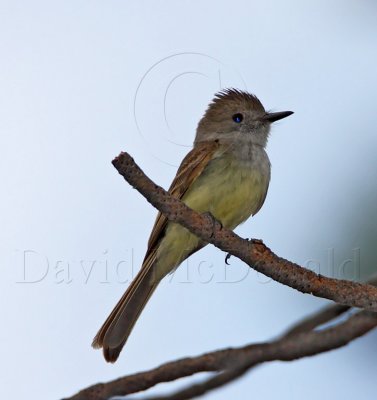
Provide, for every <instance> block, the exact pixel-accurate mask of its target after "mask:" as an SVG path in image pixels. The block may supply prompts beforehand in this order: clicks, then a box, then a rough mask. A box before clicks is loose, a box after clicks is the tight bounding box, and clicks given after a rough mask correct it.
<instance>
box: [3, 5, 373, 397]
mask: <svg viewBox="0 0 377 400" xmlns="http://www.w3.org/2000/svg"><path fill="white" fill-rule="evenodd" d="M376 20H377V5H376V2H375V1H372V0H369V1H367V0H360V1H350V0H342V1H341V0H334V1H331V2H329V1H324V0H315V1H306V2H303V1H299V0H287V1H284V2H282V1H272V0H266V1H263V2H262V1H250V0H249V1H240V0H234V1H232V2H226V1H200V2H195V3H194V2H189V1H180V2H177V1H171V0H170V1H164V2H163V1H137V2H136V1H134V2H127V1H125V0H123V1H95V0H92V1H88V0H74V1H73V0H66V1H47V0H46V1H40V0H35V1H17V0H12V1H10V0H9V1H4V0H0V51H1V62H0V88H1V89H0V132H1V135H0V149H1V151H2V156H1V158H0V165H1V168H0V173H1V176H0V179H1V185H2V196H1V199H0V202H1V208H0V209H1V217H0V218H1V219H0V221H1V233H0V235H1V240H0V250H1V251H0V255H1V271H2V277H1V280H0V293H1V302H0V304H1V305H0V311H1V316H2V329H1V332H0V341H1V343H2V346H1V349H0V355H1V357H0V359H1V361H0V380H1V385H0V387H1V397H2V398H12V399H15V398H17V399H25V398H32V399H34V398H35V399H39V400H47V399H49V400H50V399H59V398H62V397H65V396H69V395H71V394H73V393H75V392H76V391H77V390H79V389H82V388H83V387H86V386H87V385H90V384H93V383H97V382H98V381H107V380H110V379H113V378H116V377H118V376H121V375H124V374H128V373H134V372H137V371H140V370H144V369H149V368H152V367H155V366H157V365H159V364H161V363H163V362H165V361H170V360H172V359H176V358H180V357H184V356H191V355H196V354H201V353H203V352H207V351H210V350H214V349H218V348H222V347H228V346H240V345H243V344H246V343H250V342H255V341H264V340H268V339H271V338H273V337H275V336H276V335H278V334H280V333H281V332H283V331H284V330H285V329H286V328H287V327H288V326H289V325H290V324H291V323H293V322H295V321H297V320H299V319H300V318H302V317H304V316H306V315H308V314H310V313H311V312H313V311H314V310H317V309H320V308H321V306H323V305H324V304H326V301H324V300H320V299H316V298H312V297H310V296H308V295H302V294H300V293H298V292H296V291H293V290H292V289H289V288H286V287H283V286H281V285H280V284H276V283H273V282H270V281H269V280H268V279H267V278H265V277H264V276H261V275H258V274H256V273H255V272H253V271H251V270H249V269H248V268H247V267H245V265H244V264H243V263H242V262H240V261H238V260H236V259H235V258H234V257H233V258H232V259H231V266H229V267H227V268H226V269H225V267H224V257H225V254H223V253H222V252H220V251H219V250H217V249H215V248H214V247H212V246H208V247H207V248H206V249H204V250H203V251H201V252H200V253H198V254H196V255H195V256H193V257H191V258H190V260H189V262H188V266H187V264H186V265H185V266H183V267H181V268H180V269H179V271H178V272H177V274H176V275H175V276H174V277H173V279H172V280H170V281H169V279H167V280H165V281H164V282H163V284H162V285H161V286H160V287H159V289H158V290H157V292H156V294H155V295H154V296H153V298H152V300H151V301H150V303H149V304H148V306H147V308H146V309H145V312H144V313H143V314H142V317H141V318H140V320H139V322H138V324H137V326H136V327H135V329H134V331H133V334H132V336H131V337H130V339H129V341H128V343H127V345H126V347H125V349H124V350H123V352H122V353H121V356H120V359H119V361H118V362H117V363H116V364H115V365H109V364H106V363H105V362H104V360H103V358H102V355H101V353H100V352H99V351H94V350H93V349H92V348H91V347H90V344H91V341H92V338H93V336H94V334H95V333H96V331H97V330H98V328H99V327H100V325H101V324H102V322H103V321H104V319H105V317H106V316H107V314H108V313H109V312H110V310H111V309H112V307H113V306H114V305H115V303H116V301H117V300H118V298H119V297H120V296H121V294H122V293H123V291H124V290H125V288H126V285H127V283H125V282H126V281H127V279H129V277H130V276H131V270H132V268H134V270H135V271H136V270H137V269H138V268H139V266H140V262H141V260H142V258H143V255H144V252H145V248H146V242H147V238H148V235H149V231H150V228H151V225H152V223H153V220H154V217H155V214H156V211H155V210H154V209H153V208H152V207H151V206H150V205H149V204H148V203H147V202H146V201H145V200H144V198H142V197H141V196H140V195H139V194H138V193H137V192H136V191H135V190H133V189H131V188H130V187H129V186H128V185H127V184H126V183H125V182H124V181H123V180H122V178H121V177H120V176H119V175H118V173H117V172H116V171H115V170H114V168H113V167H112V165H111V160H112V159H113V157H114V156H115V155H117V154H118V153H119V152H120V151H121V150H127V151H128V152H130V153H131V154H132V155H133V157H134V158H135V160H136V161H137V162H138V163H139V165H140V166H141V167H142V168H143V169H144V171H145V172H146V173H147V174H148V175H149V176H150V177H151V178H153V179H154V180H155V181H156V182H157V183H159V184H161V185H162V186H164V187H168V186H169V183H170V181H171V179H172V177H173V176H174V174H175V171H176V166H177V165H178V164H179V162H180V160H181V159H182V158H183V156H184V155H185V153H187V151H188V150H189V146H190V145H191V143H192V141H193V138H194V134H195V128H196V124H197V122H198V120H199V119H200V117H201V116H202V114H203V112H204V110H205V108H206V105H207V104H208V102H209V101H210V100H211V98H212V97H213V95H214V93H215V92H216V91H218V90H219V89H220V88H221V87H229V86H233V87H237V88H240V89H245V88H246V89H248V90H249V91H251V92H252V93H255V94H256V95H257V96H258V97H259V98H260V100H261V101H262V102H263V104H264V105H265V107H266V108H268V109H273V110H293V111H294V112H295V114H294V115H293V116H292V117H289V118H287V119H285V120H283V121H281V122H279V123H277V124H275V126H274V127H273V130H272V135H271V138H270V141H269V145H268V153H269V156H270V159H271V162H272V181H271V185H270V190H269V193H268V196H267V200H266V203H265V205H264V207H263V208H262V210H261V211H260V213H259V214H258V215H257V216H256V217H255V218H254V219H252V220H249V221H248V222H246V223H245V224H244V225H242V226H241V227H240V228H239V229H237V232H238V233H239V234H240V235H241V236H243V237H255V238H261V239H263V240H264V241H265V242H266V244H268V245H269V246H270V247H271V248H272V249H273V250H274V251H275V252H277V253H278V254H279V255H280V256H282V257H285V258H287V259H290V260H293V261H296V262H298V263H300V264H301V265H306V266H309V267H310V268H312V269H314V270H316V271H317V272H319V271H320V272H321V273H322V274H325V275H331V276H335V277H343V278H344V277H346V278H349V279H359V278H366V277H367V276H368V275H369V274H371V273H373V272H375V271H376V269H377V267H376V264H375V262H376V261H375V260H376V254H375V251H374V246H375V243H376V238H377V229H376V225H377V218H376V214H377V213H376V211H377V209H376V208H377V206H376V204H377V194H376V193H377V190H376V181H377V168H376V148H377V130H376V126H377V113H376V104H377V73H376V60H377V24H376ZM160 61H161V62H160ZM106 265H107V267H106ZM117 266H118V267H117ZM106 270H107V276H106ZM89 271H91V273H90V274H89ZM225 271H226V275H224V274H225ZM376 341H377V333H376V332H374V333H371V334H369V335H367V336H365V337H364V338H362V339H360V340H358V341H355V342H354V343H352V344H351V345H350V346H348V347H347V348H344V349H342V350H338V351H334V352H331V353H328V354H325V355H320V356H317V357H313V358H308V359H304V360H301V361H298V362H292V363H278V362H276V363H270V364H266V365H263V366H262V367H260V368H258V369H256V370H255V371H253V372H251V373H249V374H247V375H246V376H245V377H243V378H242V379H241V380H239V381H237V382H235V383H234V384H232V385H229V386H227V387H226V388H224V389H221V390H220V391H216V392H213V393H211V394H209V395H207V396H205V397H204V398H206V399H220V400H225V399H229V398H230V397H231V398H234V399H241V398H251V397H253V398H260V397H261V396H263V398H265V399H276V398H279V399H282V400H284V399H292V400H296V399H297V400H298V399H302V398H305V399H306V400H317V399H318V393H321V397H322V398H342V399H343V400H348V399H353V398H354V397H355V394H356V393H357V394H358V398H362V399H371V398H375V393H376V373H377V366H376V347H377V346H376ZM198 379H199V378H198ZM182 383H185V382H178V383H176V384H173V385H170V386H166V385H161V386H158V387H157V388H155V389H153V393H164V392H166V391H170V390H171V389H172V388H173V387H174V388H177V387H181V385H182ZM360 391H361V392H360ZM151 393H152V392H151ZM360 393H361V394H360ZM360 396H361V397H360Z"/></svg>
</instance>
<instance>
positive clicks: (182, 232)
mask: <svg viewBox="0 0 377 400" xmlns="http://www.w3.org/2000/svg"><path fill="white" fill-rule="evenodd" d="M268 183H269V176H263V175H262V174H261V173H260V172H259V171H258V170H256V169H253V168H252V167H251V165H250V164H249V163H245V162H240V161H238V160H236V159H233V158H232V157H225V156H223V157H220V158H217V159H215V160H212V161H211V162H210V163H209V164H208V166H207V167H206V168H205V169H204V171H203V173H202V174H201V175H200V176H199V177H198V178H197V179H196V180H195V181H194V183H193V184H192V186H191V188H190V189H189V190H188V191H187V192H186V193H185V195H184V197H183V198H182V200H183V201H184V202H185V203H186V204H187V205H188V206H189V207H191V208H192V209H194V210H196V211H198V212H201V213H202V212H206V211H209V212H211V214H212V215H213V216H214V217H215V218H216V219H218V220H219V221H220V222H221V223H222V225H223V226H224V227H226V228H229V229H234V228H235V227H236V226H237V225H239V224H240V223H242V222H244V221H245V220H246V219H247V218H249V217H250V215H254V214H255V213H256V212H257V211H258V210H259V208H260V207H261V205H262V204H263V201H264V198H265V196H266V192H267V189H268ZM199 245H200V243H199V239H198V238H197V237H196V236H195V235H193V234H192V233H190V232H189V231H188V230H187V229H186V228H184V227H182V226H181V225H179V224H175V223H168V226H167V228H166V231H165V235H164V238H163V239H162V240H161V243H160V245H159V248H158V250H157V263H158V269H159V271H160V273H162V274H163V275H166V274H167V273H169V272H170V271H172V270H173V269H175V268H176V267H177V266H178V265H179V264H180V263H181V262H182V261H183V260H184V259H185V258H187V257H188V256H189V255H190V254H191V253H192V252H193V251H194V250H195V249H196V248H197V247H198V246H199Z"/></svg>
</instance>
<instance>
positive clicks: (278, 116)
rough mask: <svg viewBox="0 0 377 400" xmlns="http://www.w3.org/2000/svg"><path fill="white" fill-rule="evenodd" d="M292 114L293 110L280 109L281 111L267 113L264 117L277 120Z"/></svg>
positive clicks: (272, 120) (273, 120)
mask: <svg viewBox="0 0 377 400" xmlns="http://www.w3.org/2000/svg"><path fill="white" fill-rule="evenodd" d="M292 114H293V111H279V112H273V113H267V114H266V115H265V116H264V117H263V119H264V120H265V121H269V122H275V121H279V119H283V118H286V117H289V116H290V115H292Z"/></svg>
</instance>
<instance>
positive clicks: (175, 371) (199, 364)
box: [66, 309, 377, 400]
mask: <svg viewBox="0 0 377 400" xmlns="http://www.w3.org/2000/svg"><path fill="white" fill-rule="evenodd" d="M327 311H328V310H327V309H326V310H325V313H327ZM317 318H318V314H316V315H315V316H314V319H317ZM376 325H377V314H375V313H371V312H367V311H362V312H359V313H357V314H354V315H352V316H350V318H349V319H348V320H347V321H345V322H342V323H340V324H338V325H336V326H334V327H330V328H327V329H325V330H322V331H309V332H301V333H297V334H288V335H285V336H283V337H282V338H281V339H278V340H275V341H272V342H269V343H259V344H251V345H248V346H244V347H240V348H230V349H224V350H218V351H214V352H211V353H207V354H203V355H201V356H197V357H194V358H184V359H181V360H177V361H173V362H170V363H166V364H164V365H162V366H160V367H158V368H155V369H152V370H150V371H145V372H141V373H138V374H134V375H129V376H125V377H122V378H119V379H116V380H114V381H111V382H108V383H99V384H97V385H94V386H91V387H89V388H87V389H84V390H82V391H80V392H79V393H77V394H76V395H74V396H72V397H70V398H69V399H66V400H106V399H108V398H110V397H112V396H125V395H128V394H132V393H137V392H139V391H143V390H146V389H148V388H151V387H153V386H155V385H156V384H158V383H161V382H170V381H173V380H176V379H179V378H183V377H187V376H190V375H193V374H195V373H198V372H209V371H218V372H219V373H218V374H217V375H215V376H214V377H212V378H209V379H208V380H206V381H205V382H203V383H200V384H196V385H193V386H190V387H187V388H184V389H183V390H180V391H179V392H176V393H174V394H173V395H170V396H163V397H153V398H145V399H144V400H184V399H190V398H193V397H195V396H199V395H202V394H204V393H206V392H207V391H209V390H213V389H215V388H218V387H220V386H222V385H224V384H226V383H228V382H230V381H232V380H234V379H236V378H238V377H240V376H242V375H243V374H244V373H245V372H246V371H248V370H249V369H250V368H252V367H254V366H256V365H258V364H261V363H264V362H268V361H276V360H279V361H292V360H296V359H299V358H303V357H308V356H313V355H315V354H319V353H322V352H325V351H329V350H333V349H337V348H339V347H342V346H345V345H346V344H348V343H349V342H350V341H352V340H353V339H356V338H358V337H360V336H362V335H364V334H365V333H367V332H368V331H370V330H371V329H373V328H374V327H375V326H376Z"/></svg>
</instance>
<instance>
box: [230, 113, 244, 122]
mask: <svg viewBox="0 0 377 400" xmlns="http://www.w3.org/2000/svg"><path fill="white" fill-rule="evenodd" d="M232 119H233V121H234V122H235V123H237V124H239V123H240V122H242V120H243V115H242V114H240V113H237V114H234V115H233V117H232Z"/></svg>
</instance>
